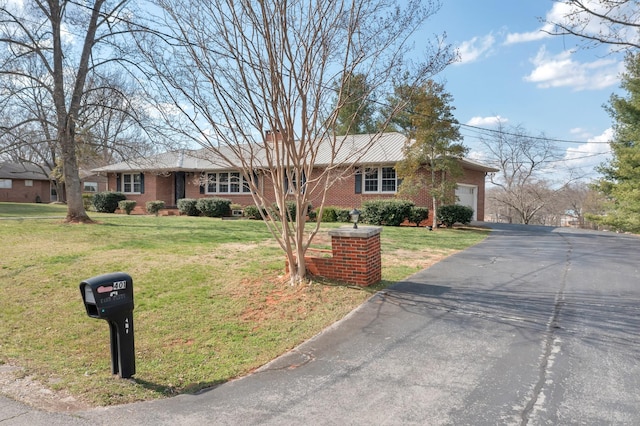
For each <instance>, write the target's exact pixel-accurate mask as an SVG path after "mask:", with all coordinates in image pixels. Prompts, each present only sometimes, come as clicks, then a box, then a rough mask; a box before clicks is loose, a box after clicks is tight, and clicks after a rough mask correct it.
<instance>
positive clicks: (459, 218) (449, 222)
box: [438, 204, 473, 228]
mask: <svg viewBox="0 0 640 426" xmlns="http://www.w3.org/2000/svg"><path fill="white" fill-rule="evenodd" d="M471 218H473V209H472V208H471V207H467V206H459V205H456V204H452V205H448V206H442V207H440V208H439V209H438V221H440V222H442V224H443V225H444V226H446V227H447V228H450V227H451V226H453V224H454V223H462V224H467V223H469V222H471Z"/></svg>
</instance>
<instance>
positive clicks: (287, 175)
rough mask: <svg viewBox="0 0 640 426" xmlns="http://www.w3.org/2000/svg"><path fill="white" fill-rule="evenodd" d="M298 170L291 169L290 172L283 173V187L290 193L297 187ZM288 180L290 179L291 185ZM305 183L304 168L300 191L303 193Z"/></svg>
mask: <svg viewBox="0 0 640 426" xmlns="http://www.w3.org/2000/svg"><path fill="white" fill-rule="evenodd" d="M298 174H299V173H298V172H297V171H295V170H294V171H292V172H288V171H287V172H286V173H285V178H284V187H285V190H286V191H287V192H288V193H290V194H293V193H294V192H295V190H296V189H297V188H298ZM289 181H291V186H289ZM306 184H307V176H306V175H305V173H304V170H303V171H302V193H304V191H305V185H306Z"/></svg>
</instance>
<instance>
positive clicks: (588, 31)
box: [545, 0, 640, 50]
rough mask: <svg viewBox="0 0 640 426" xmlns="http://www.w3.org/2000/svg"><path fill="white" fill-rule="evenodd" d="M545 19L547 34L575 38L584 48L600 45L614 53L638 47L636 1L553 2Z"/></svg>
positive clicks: (639, 6) (639, 4) (639, 9)
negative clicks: (606, 46)
mask: <svg viewBox="0 0 640 426" xmlns="http://www.w3.org/2000/svg"><path fill="white" fill-rule="evenodd" d="M555 3H556V4H555V6H554V8H553V11H552V13H551V14H550V15H549V16H548V17H547V18H546V20H545V21H546V23H547V24H549V27H546V28H545V31H547V32H548V33H550V34H553V35H560V36H567V35H570V36H577V37H579V38H581V39H582V40H583V41H585V43H586V44H587V46H588V47H593V46H597V45H601V44H606V45H609V46H610V47H611V48H612V49H614V50H628V49H632V50H635V49H638V48H640V1H638V0H556V2H555Z"/></svg>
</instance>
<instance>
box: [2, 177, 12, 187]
mask: <svg viewBox="0 0 640 426" xmlns="http://www.w3.org/2000/svg"><path fill="white" fill-rule="evenodd" d="M0 188H2V189H11V179H0Z"/></svg>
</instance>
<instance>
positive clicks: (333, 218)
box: [322, 207, 338, 222]
mask: <svg viewBox="0 0 640 426" xmlns="http://www.w3.org/2000/svg"><path fill="white" fill-rule="evenodd" d="M337 221H338V215H337V214H336V208H335V207H325V208H324V210H323V211H322V222H337Z"/></svg>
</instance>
